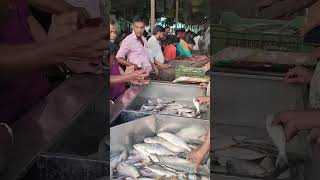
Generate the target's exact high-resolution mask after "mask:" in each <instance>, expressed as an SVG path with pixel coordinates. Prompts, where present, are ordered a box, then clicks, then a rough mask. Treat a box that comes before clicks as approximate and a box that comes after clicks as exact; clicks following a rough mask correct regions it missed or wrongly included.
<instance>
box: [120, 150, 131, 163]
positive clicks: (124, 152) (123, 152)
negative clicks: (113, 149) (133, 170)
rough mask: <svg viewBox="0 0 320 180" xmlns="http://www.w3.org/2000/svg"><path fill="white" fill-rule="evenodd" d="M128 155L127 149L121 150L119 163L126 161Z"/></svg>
mask: <svg viewBox="0 0 320 180" xmlns="http://www.w3.org/2000/svg"><path fill="white" fill-rule="evenodd" d="M128 155H129V151H128V150H127V149H125V150H123V151H122V153H121V154H120V159H119V160H120V162H123V161H125V160H127V158H128Z"/></svg>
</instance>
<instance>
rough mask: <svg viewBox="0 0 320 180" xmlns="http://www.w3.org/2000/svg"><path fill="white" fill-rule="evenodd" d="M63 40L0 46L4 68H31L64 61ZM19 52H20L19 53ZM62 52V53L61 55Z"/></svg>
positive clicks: (1, 65) (1, 66) (0, 64)
mask: <svg viewBox="0 0 320 180" xmlns="http://www.w3.org/2000/svg"><path fill="white" fill-rule="evenodd" d="M63 47H64V46H63V42H58V41H52V42H39V43H32V44H26V45H15V46H9V45H2V46H0V55H1V57H2V58H1V60H0V68H1V69H2V70H9V71H10V70H19V71H20V70H28V69H29V70H30V69H35V68H41V67H44V66H48V65H52V64H58V63H62V62H63V61H64V59H63V55H62V53H63V52H64V49H65V48H63ZM17 52H19V53H17ZM60 54H61V55H60Z"/></svg>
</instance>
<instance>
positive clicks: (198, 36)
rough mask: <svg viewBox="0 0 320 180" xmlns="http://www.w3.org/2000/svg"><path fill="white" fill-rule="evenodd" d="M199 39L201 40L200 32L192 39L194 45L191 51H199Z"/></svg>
mask: <svg viewBox="0 0 320 180" xmlns="http://www.w3.org/2000/svg"><path fill="white" fill-rule="evenodd" d="M200 38H201V33H200V32H199V33H198V34H197V36H196V37H194V38H193V40H194V42H195V43H196V44H195V45H194V46H193V50H195V51H198V50H200V49H199V40H200Z"/></svg>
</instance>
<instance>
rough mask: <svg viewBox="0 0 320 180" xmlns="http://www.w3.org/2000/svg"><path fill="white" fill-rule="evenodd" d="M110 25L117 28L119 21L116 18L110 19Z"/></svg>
mask: <svg viewBox="0 0 320 180" xmlns="http://www.w3.org/2000/svg"><path fill="white" fill-rule="evenodd" d="M110 24H111V25H113V26H115V25H117V21H116V20H115V19H114V18H110Z"/></svg>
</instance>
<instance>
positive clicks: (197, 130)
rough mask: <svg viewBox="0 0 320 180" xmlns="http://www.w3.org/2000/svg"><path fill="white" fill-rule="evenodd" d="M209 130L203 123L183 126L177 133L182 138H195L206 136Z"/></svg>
mask: <svg viewBox="0 0 320 180" xmlns="http://www.w3.org/2000/svg"><path fill="white" fill-rule="evenodd" d="M206 133H207V130H206V129H205V127H203V126H202V125H191V126H190V127H187V128H183V129H181V130H179V131H178V132H177V133H175V135H177V136H179V137H181V138H182V139H184V140H186V139H189V138H191V139H195V138H199V137H201V136H205V135H206Z"/></svg>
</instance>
